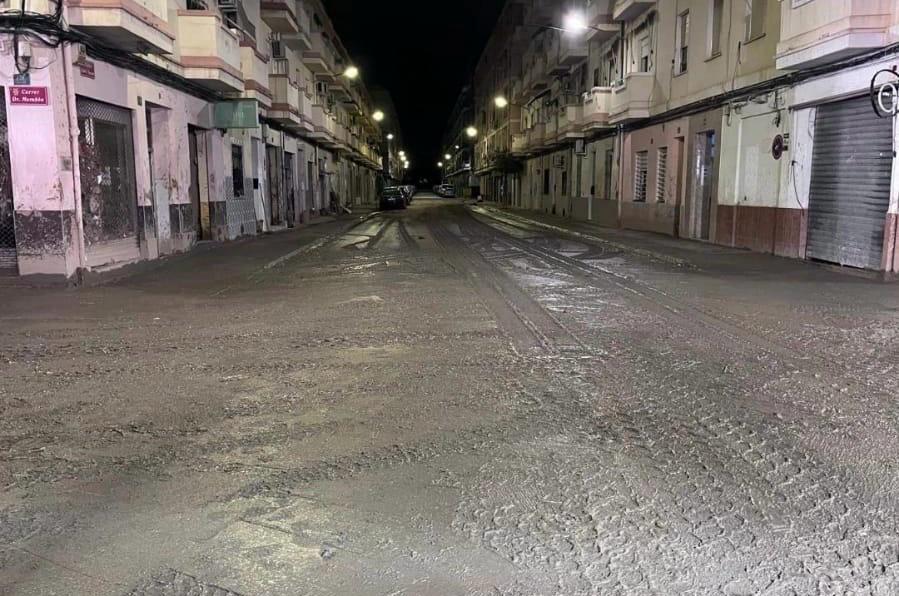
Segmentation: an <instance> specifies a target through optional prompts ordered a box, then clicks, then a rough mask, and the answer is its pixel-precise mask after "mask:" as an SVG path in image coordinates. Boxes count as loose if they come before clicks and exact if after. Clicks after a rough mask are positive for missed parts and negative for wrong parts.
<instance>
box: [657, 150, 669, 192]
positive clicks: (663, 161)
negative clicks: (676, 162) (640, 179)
mask: <svg viewBox="0 0 899 596" xmlns="http://www.w3.org/2000/svg"><path fill="white" fill-rule="evenodd" d="M658 158H659V162H658V164H656V202H657V203H664V202H665V189H666V184H665V182H666V179H667V178H668V147H659V155H658Z"/></svg>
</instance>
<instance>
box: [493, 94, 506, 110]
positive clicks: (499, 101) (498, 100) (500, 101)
mask: <svg viewBox="0 0 899 596" xmlns="http://www.w3.org/2000/svg"><path fill="white" fill-rule="evenodd" d="M493 103H494V105H496V107H498V108H499V109H503V108H505V107H506V106H508V105H509V100H508V99H506V98H505V97H503V96H502V95H497V96H496V97H495V98H493Z"/></svg>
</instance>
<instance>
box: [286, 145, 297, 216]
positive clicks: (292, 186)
mask: <svg viewBox="0 0 899 596" xmlns="http://www.w3.org/2000/svg"><path fill="white" fill-rule="evenodd" d="M294 163H295V160H294V155H293V153H287V152H285V153H284V182H285V184H284V199H285V203H286V209H285V214H284V217H285V218H286V220H287V227H290V228H292V227H293V226H294V225H295V224H296V222H297V204H296V201H297V196H296V174H295V173H294Z"/></svg>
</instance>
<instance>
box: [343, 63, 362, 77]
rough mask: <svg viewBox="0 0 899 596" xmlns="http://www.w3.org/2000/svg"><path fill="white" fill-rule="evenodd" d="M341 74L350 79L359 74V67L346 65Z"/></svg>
mask: <svg viewBox="0 0 899 596" xmlns="http://www.w3.org/2000/svg"><path fill="white" fill-rule="evenodd" d="M343 76H345V77H346V78H348V79H350V80H352V79H355V78H356V77H358V76H359V69H358V68H356V67H355V66H347V68H346V70H345V71H343Z"/></svg>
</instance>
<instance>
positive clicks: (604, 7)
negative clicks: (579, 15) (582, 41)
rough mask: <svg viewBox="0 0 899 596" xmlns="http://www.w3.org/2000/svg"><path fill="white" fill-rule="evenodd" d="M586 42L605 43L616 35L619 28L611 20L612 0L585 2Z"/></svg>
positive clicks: (590, 0)
mask: <svg viewBox="0 0 899 596" xmlns="http://www.w3.org/2000/svg"><path fill="white" fill-rule="evenodd" d="M586 17H587V24H588V25H589V26H590V29H589V30H588V31H587V40H588V41H600V42H602V41H606V40H607V39H611V38H612V37H613V36H614V35H615V34H616V33H618V31H619V29H620V27H619V26H618V23H615V22H614V19H613V18H612V0H587V14H586Z"/></svg>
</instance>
